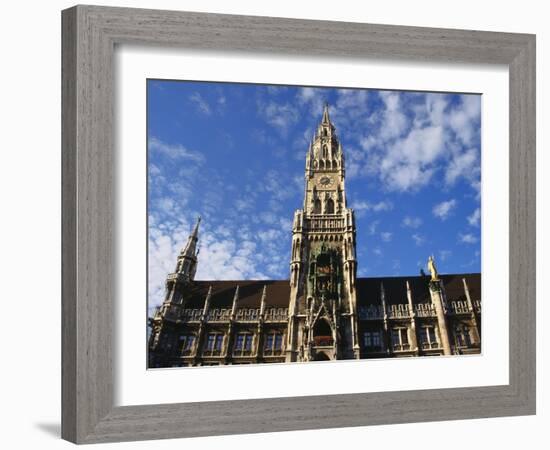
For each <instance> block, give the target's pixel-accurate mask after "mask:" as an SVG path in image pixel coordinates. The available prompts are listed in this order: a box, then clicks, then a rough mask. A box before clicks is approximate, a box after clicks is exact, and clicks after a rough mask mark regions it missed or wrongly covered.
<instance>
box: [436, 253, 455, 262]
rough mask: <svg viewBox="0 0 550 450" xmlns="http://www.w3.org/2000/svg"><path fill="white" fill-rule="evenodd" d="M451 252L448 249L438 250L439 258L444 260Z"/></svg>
mask: <svg viewBox="0 0 550 450" xmlns="http://www.w3.org/2000/svg"><path fill="white" fill-rule="evenodd" d="M452 254H453V252H451V251H450V250H440V251H439V259H440V260H441V261H442V262H445V261H446V260H447V259H449V257H450V256H451V255H452Z"/></svg>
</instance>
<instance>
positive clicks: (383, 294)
mask: <svg viewBox="0 0 550 450" xmlns="http://www.w3.org/2000/svg"><path fill="white" fill-rule="evenodd" d="M380 307H381V308H382V318H383V320H384V322H383V323H384V336H383V338H384V346H385V347H386V353H387V354H388V355H391V354H392V353H393V347H392V341H391V338H390V334H389V331H388V309H387V307H386V291H385V290H384V283H380Z"/></svg>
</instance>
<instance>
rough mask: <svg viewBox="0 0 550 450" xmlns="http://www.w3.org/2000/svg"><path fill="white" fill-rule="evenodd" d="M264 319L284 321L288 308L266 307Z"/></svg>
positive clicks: (267, 320) (286, 317) (286, 318)
mask: <svg viewBox="0 0 550 450" xmlns="http://www.w3.org/2000/svg"><path fill="white" fill-rule="evenodd" d="M264 320H265V321H266V322H286V321H287V320H288V308H266V310H265V312H264Z"/></svg>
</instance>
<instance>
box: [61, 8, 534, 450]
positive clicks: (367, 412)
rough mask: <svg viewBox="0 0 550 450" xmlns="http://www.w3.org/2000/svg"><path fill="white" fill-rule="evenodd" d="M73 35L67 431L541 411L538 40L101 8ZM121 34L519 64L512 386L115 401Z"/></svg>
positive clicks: (334, 54)
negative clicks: (116, 66)
mask: <svg viewBox="0 0 550 450" xmlns="http://www.w3.org/2000/svg"><path fill="white" fill-rule="evenodd" d="M327 29H330V39H326V37H325V36H326V35H325V34H324V30H327ZM62 31H63V43H62V54H63V55H62V84H63V85H62V107H63V111H62V205H63V218H62V234H63V245H62V277H63V279H62V327H63V330H62V437H63V438H64V439H67V440H70V441H72V442H76V443H94V442H108V441H128V440H141V439H160V438H177V437H191V436H209V435H221V434H235V433H260V432H272V431H285V430H303V429H316V428H334V427H350V426H361V425H374V424H388V423H403V422H421V421H434V420H452V419H466V418H481V417H497V416H512V415H527V414H534V413H535V36H533V35H528V34H510V33H494V32H483V31H465V30H450V29H435V28H418V27H408V26H407V27H406V26H389V25H371V24H360V23H343V22H327V21H310V20H296V19H281V18H269V17H247V16H233V15H219V14H203V13H189V12H176V11H156V10H144V9H126V8H110V7H97V6H75V7H73V8H70V9H67V10H65V11H63V12H62ZM117 44H147V45H156V46H162V47H182V48H189V49H197V50H201V49H204V50H212V49H214V50H227V51H239V52H250V51H254V52H264V53H265V54H273V55H275V54H279V55H281V54H282V55H285V54H287V55H288V54H293V55H300V54H303V55H316V56H322V57H327V58H358V59H361V58H367V57H368V58H373V57H374V58H385V59H395V60H400V59H406V60H413V61H414V60H416V61H428V62H464V63H481V64H505V65H507V66H508V68H509V82H510V122H509V123H510V130H509V132H510V154H509V155H510V224H509V226H510V241H509V242H510V279H509V292H510V299H509V301H510V341H509V352H510V379H509V384H508V385H502V386H488V387H469V388H452V389H430V390H420V391H418V390H415V391H403V392H380V393H361V394H342V395H327V396H324V395H320V396H307V397H285V398H275V399H261V400H236V401H215V402H198V403H179V404H163V405H139V406H116V407H115V406H114V403H113V379H114V374H113V362H112V358H113V347H112V340H113V336H114V333H113V327H114V323H113V311H114V304H115V297H114V296H115V290H114V285H115V278H114V277H115V274H116V270H115V262H114V260H113V256H114V252H113V247H114V228H115V227H114V208H115V205H116V202H115V195H114V194H115V193H114V191H113V189H114V184H115V182H114V179H113V177H114V170H113V162H114V159H115V156H116V155H115V152H116V148H115V147H114V143H113V142H114V138H113V127H114V125H113V124H114V114H113V102H114V87H113V85H114V79H113V53H114V50H115V45H117Z"/></svg>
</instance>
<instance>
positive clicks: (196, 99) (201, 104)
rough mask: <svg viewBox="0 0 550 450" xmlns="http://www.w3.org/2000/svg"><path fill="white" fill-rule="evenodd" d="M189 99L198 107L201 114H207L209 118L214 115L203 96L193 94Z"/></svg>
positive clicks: (196, 93)
mask: <svg viewBox="0 0 550 450" xmlns="http://www.w3.org/2000/svg"><path fill="white" fill-rule="evenodd" d="M189 99H190V100H191V102H193V104H194V105H195V106H196V107H197V109H198V110H199V112H201V113H202V114H205V115H207V116H209V115H210V114H212V109H211V108H210V105H209V104H208V102H207V101H206V100H205V99H204V98H203V96H202V95H201V94H199V93H198V92H193V94H191V96H190V97H189Z"/></svg>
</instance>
